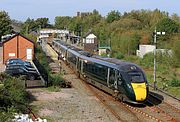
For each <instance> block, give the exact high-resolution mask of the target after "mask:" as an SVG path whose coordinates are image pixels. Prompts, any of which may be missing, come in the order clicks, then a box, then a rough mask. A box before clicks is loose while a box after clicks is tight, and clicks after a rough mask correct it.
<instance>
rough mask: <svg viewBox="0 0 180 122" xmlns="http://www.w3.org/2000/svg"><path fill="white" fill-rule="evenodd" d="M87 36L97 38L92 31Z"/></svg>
mask: <svg viewBox="0 0 180 122" xmlns="http://www.w3.org/2000/svg"><path fill="white" fill-rule="evenodd" d="M86 38H96V36H95V35H94V34H93V33H91V34H89V35H88V36H87V37H86Z"/></svg>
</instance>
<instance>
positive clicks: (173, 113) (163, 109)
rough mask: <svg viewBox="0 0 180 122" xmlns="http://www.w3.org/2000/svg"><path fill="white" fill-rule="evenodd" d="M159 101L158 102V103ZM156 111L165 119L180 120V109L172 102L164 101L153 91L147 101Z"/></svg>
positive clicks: (174, 121)
mask: <svg viewBox="0 0 180 122" xmlns="http://www.w3.org/2000/svg"><path fill="white" fill-rule="evenodd" d="M157 103H158V104H157ZM145 105H146V106H148V107H149V106H151V107H149V108H150V109H151V110H153V111H154V112H156V113H158V116H159V117H161V119H162V120H163V121H173V122H179V121H180V111H179V109H177V108H175V107H174V106H172V105H171V104H169V103H167V102H165V101H163V100H162V99H161V98H160V97H157V96H156V95H155V94H153V93H152V92H150V93H149V99H148V100H147V102H146V103H145Z"/></svg>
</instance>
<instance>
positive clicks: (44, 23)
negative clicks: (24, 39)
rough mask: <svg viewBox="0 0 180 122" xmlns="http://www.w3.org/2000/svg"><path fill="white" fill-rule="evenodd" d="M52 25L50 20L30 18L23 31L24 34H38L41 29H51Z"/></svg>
mask: <svg viewBox="0 0 180 122" xmlns="http://www.w3.org/2000/svg"><path fill="white" fill-rule="evenodd" d="M50 27H52V25H50V24H49V19H48V18H38V19H36V20H34V19H30V18H28V19H27V20H26V21H25V22H24V24H23V27H22V29H21V33H22V34H29V33H31V32H33V31H35V32H37V31H38V30H39V29H41V28H50Z"/></svg>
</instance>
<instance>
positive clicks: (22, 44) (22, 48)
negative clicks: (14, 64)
mask: <svg viewBox="0 0 180 122" xmlns="http://www.w3.org/2000/svg"><path fill="white" fill-rule="evenodd" d="M27 48H31V49H32V55H33V57H34V44H33V43H32V42H30V41H28V40H26V39H25V38H23V37H21V36H19V58H20V59H22V60H26V58H27V57H26V49H27Z"/></svg>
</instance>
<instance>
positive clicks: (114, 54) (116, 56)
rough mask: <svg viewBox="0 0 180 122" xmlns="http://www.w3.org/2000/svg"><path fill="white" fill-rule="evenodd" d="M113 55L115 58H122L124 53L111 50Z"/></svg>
mask: <svg viewBox="0 0 180 122" xmlns="http://www.w3.org/2000/svg"><path fill="white" fill-rule="evenodd" d="M113 57H115V58H117V59H123V58H124V55H123V54H122V53H121V52H113Z"/></svg>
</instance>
